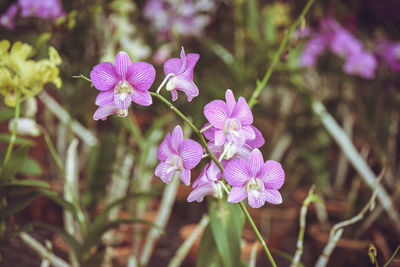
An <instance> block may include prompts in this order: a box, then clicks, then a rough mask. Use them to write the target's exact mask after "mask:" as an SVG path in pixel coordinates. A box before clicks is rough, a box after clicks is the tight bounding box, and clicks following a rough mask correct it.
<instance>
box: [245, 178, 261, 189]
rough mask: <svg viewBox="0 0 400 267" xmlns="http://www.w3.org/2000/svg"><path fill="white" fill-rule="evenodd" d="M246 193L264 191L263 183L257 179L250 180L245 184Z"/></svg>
mask: <svg viewBox="0 0 400 267" xmlns="http://www.w3.org/2000/svg"><path fill="white" fill-rule="evenodd" d="M246 190H247V191H253V192H254V191H256V192H260V191H263V190H264V183H263V182H262V181H261V180H260V179H258V178H254V177H252V178H250V180H249V181H248V182H247V184H246Z"/></svg>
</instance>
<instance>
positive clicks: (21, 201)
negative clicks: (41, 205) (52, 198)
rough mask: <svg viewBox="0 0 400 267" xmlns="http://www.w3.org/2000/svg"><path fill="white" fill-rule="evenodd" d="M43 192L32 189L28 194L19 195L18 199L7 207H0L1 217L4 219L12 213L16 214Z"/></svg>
mask: <svg viewBox="0 0 400 267" xmlns="http://www.w3.org/2000/svg"><path fill="white" fill-rule="evenodd" d="M40 195H41V194H40V192H38V191H36V190H35V191H30V192H28V193H26V194H23V195H21V196H19V197H18V198H17V199H15V200H13V201H12V202H10V203H8V204H7V205H6V206H5V207H3V208H1V209H0V219H4V218H6V217H7V216H9V215H11V214H15V213H17V212H18V211H20V210H22V209H24V208H25V207H26V206H28V205H29V204H30V203H31V202H32V201H33V200H35V199H36V198H37V197H39V196H40Z"/></svg>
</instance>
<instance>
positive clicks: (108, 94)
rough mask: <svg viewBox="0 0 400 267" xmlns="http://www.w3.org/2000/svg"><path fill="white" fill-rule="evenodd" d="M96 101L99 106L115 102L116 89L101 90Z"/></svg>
mask: <svg viewBox="0 0 400 267" xmlns="http://www.w3.org/2000/svg"><path fill="white" fill-rule="evenodd" d="M94 103H95V104H96V105H98V106H104V105H108V104H111V103H114V91H113V90H108V91H101V92H100V93H99V94H98V95H97V97H96V101H95V102H94Z"/></svg>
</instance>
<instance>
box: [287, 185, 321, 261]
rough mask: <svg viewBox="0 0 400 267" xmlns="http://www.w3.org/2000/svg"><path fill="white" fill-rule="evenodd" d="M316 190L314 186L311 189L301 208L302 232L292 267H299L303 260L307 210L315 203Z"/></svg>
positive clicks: (300, 221) (298, 239)
mask: <svg viewBox="0 0 400 267" xmlns="http://www.w3.org/2000/svg"><path fill="white" fill-rule="evenodd" d="M314 189H315V186H314V185H313V186H312V187H311V188H310V191H308V195H307V197H306V199H304V201H303V205H302V206H301V209H300V219H299V223H300V231H299V235H298V237H297V249H296V253H295V255H294V257H293V261H292V263H291V264H290V267H296V266H299V264H300V258H301V255H302V254H303V240H304V233H305V231H306V217H307V209H308V206H309V205H310V203H311V202H313V201H315V195H314Z"/></svg>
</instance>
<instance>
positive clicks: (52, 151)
mask: <svg viewBox="0 0 400 267" xmlns="http://www.w3.org/2000/svg"><path fill="white" fill-rule="evenodd" d="M39 129H40V131H41V132H42V134H43V137H44V141H45V142H46V144H47V147H48V149H49V151H50V155H51V156H52V157H53V159H54V161H55V162H56V165H57V167H58V169H59V170H60V172H61V173H62V174H64V172H65V170H64V166H63V163H62V161H61V159H60V157H59V156H58V154H57V151H56V148H55V147H54V144H53V142H52V141H51V138H50V135H49V133H48V132H47V129H46V128H44V127H42V126H39ZM62 177H63V178H65V177H64V175H62Z"/></svg>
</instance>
